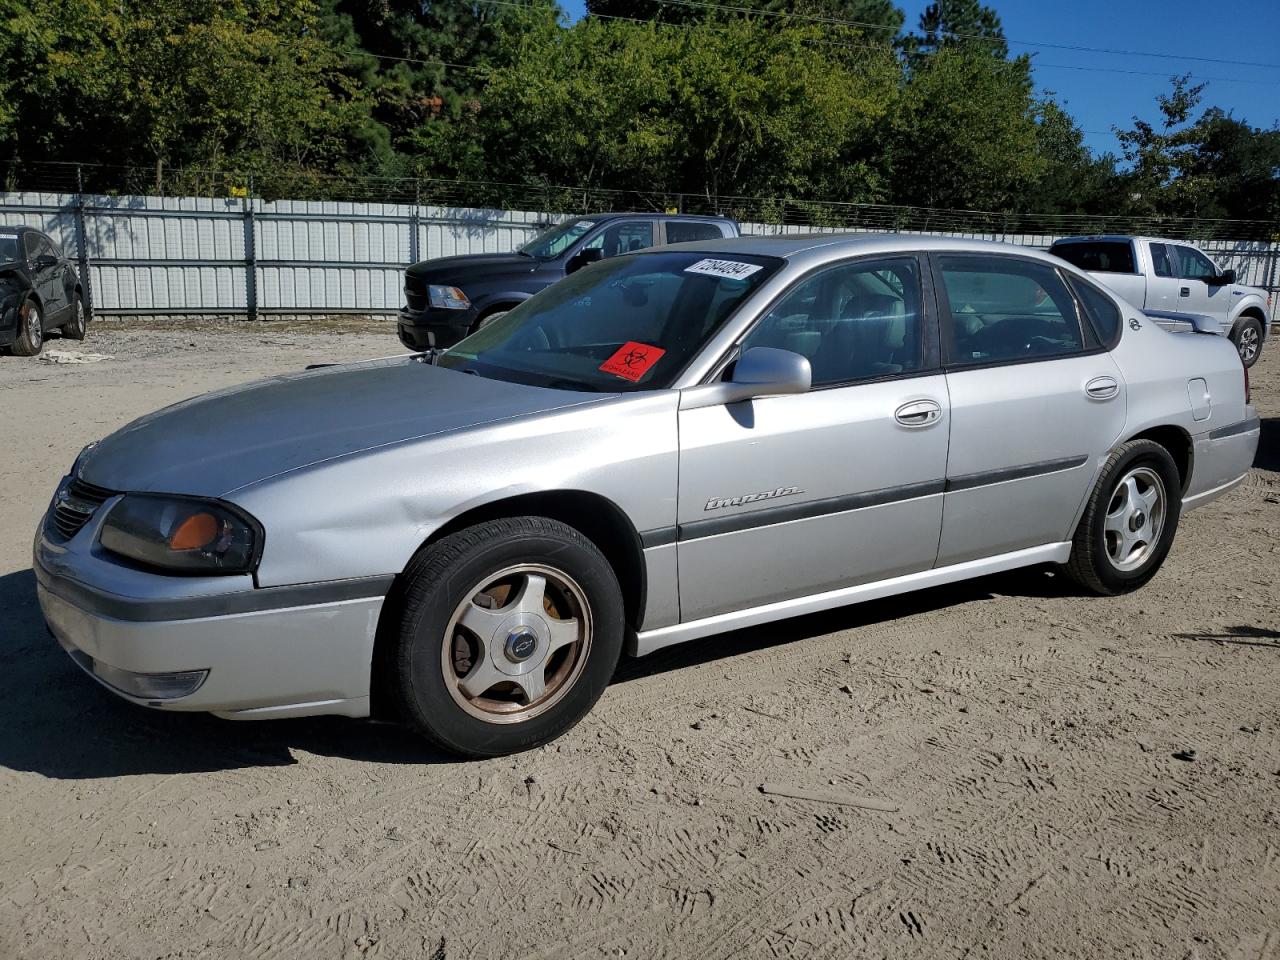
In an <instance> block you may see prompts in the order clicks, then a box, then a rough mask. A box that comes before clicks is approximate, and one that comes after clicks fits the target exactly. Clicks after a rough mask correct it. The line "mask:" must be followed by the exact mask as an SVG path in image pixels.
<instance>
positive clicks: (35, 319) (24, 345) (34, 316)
mask: <svg viewBox="0 0 1280 960" xmlns="http://www.w3.org/2000/svg"><path fill="white" fill-rule="evenodd" d="M43 348H44V314H43V313H42V312H41V310H40V305H39V304H38V303H36V302H35V301H34V300H28V301H27V302H26V303H24V304H23V305H22V307H21V308H20V309H19V310H18V339H17V340H15V341H14V342H13V352H14V353H16V354H17V355H18V356H20V357H34V356H35V355H36V354H37V353H39V352H40V351H41V350H42V349H43Z"/></svg>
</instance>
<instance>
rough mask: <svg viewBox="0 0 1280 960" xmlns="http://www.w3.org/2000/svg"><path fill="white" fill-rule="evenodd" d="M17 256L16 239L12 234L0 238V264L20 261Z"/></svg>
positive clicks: (19, 257)
mask: <svg viewBox="0 0 1280 960" xmlns="http://www.w3.org/2000/svg"><path fill="white" fill-rule="evenodd" d="M21 259H22V257H21V256H20V255H19V254H18V238H17V236H16V235H14V234H8V235H6V236H0V263H11V262H12V261H14V260H21Z"/></svg>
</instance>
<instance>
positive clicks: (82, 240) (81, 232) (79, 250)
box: [75, 164, 93, 317]
mask: <svg viewBox="0 0 1280 960" xmlns="http://www.w3.org/2000/svg"><path fill="white" fill-rule="evenodd" d="M75 221H76V268H77V270H78V271H79V273H80V289H81V290H83V291H84V313H85V316H86V317H92V316H93V284H92V283H91V282H90V279H89V238H88V233H87V231H86V230H85V225H84V172H83V171H82V170H81V169H80V165H79V164H76V212H75Z"/></svg>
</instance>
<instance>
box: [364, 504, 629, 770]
mask: <svg viewBox="0 0 1280 960" xmlns="http://www.w3.org/2000/svg"><path fill="white" fill-rule="evenodd" d="M522 565H529V566H536V567H537V568H539V569H542V570H547V571H551V572H552V573H551V574H549V575H548V576H547V577H546V578H545V579H546V582H547V583H549V584H550V583H552V582H553V581H554V580H555V575H558V576H560V577H563V578H564V579H565V581H566V582H569V583H572V584H573V585H574V586H575V587H577V588H578V589H579V592H580V596H581V598H582V599H584V600H585V609H584V610H580V611H577V612H578V614H579V618H580V619H574V620H570V621H568V622H572V623H578V624H579V625H580V626H579V629H580V630H582V631H584V632H585V635H586V637H587V640H586V641H585V643H583V642H582V641H579V644H580V645H579V644H570V645H568V646H566V647H564V648H562V650H563V655H564V657H565V660H564V661H558V660H557V659H556V657H558V656H560V654H551V655H550V656H548V657H547V658H546V660H545V661H544V662H542V663H541V666H540V667H537V666H535V667H534V669H540V670H541V671H542V674H541V675H542V676H544V677H545V676H546V673H547V671H548V669H549V668H554V669H551V672H552V674H557V675H558V674H559V673H560V670H563V669H565V666H564V664H565V663H566V662H567V661H568V659H569V658H578V659H575V660H574V662H573V667H572V670H569V671H568V673H567V674H565V675H566V676H567V679H565V680H563V681H562V682H561V685H560V686H559V687H557V688H556V690H555V692H554V698H553V697H552V693H551V692H548V694H547V697H546V698H545V703H544V704H543V706H541V707H539V705H538V704H539V702H540V701H530V702H529V704H528V705H527V706H516V709H518V710H523V711H525V712H528V713H529V714H530V715H529V716H527V717H522V718H515V719H507V720H505V721H504V720H495V719H486V718H485V717H492V716H493V715H492V714H488V713H487V712H486V710H485V709H484V707H483V706H477V705H478V704H481V705H482V704H486V703H492V701H489V700H487V699H485V698H484V697H479V698H477V699H471V698H470V695H469V694H467V693H466V692H465V691H463V690H462V689H461V686H462V684H461V683H460V680H459V678H460V677H463V676H465V677H466V678H467V679H468V680H469V679H470V678H471V675H472V672H473V671H475V670H476V669H478V662H479V661H478V660H477V659H476V657H477V656H479V657H483V656H485V654H484V652H483V650H490V651H492V652H493V655H494V657H495V658H498V657H499V656H500V654H506V653H507V650H508V648H511V646H512V643H513V641H516V642H517V644H518V640H517V634H516V633H511V634H509V635H507V639H506V645H505V646H504V647H502V648H497V647H496V646H495V645H488V646H484V647H478V646H477V645H476V642H475V638H476V637H478V636H479V634H478V633H476V634H471V633H470V632H468V631H466V630H464V629H462V627H461V625H458V624H456V623H455V617H457V615H458V613H459V611H461V610H463V609H469V606H468V605H469V604H474V599H475V598H477V597H482V596H485V595H484V594H482V593H480V592H477V591H480V590H484V589H488V588H487V587H486V586H485V585H486V583H487V582H488V581H489V580H491V579H492V578H494V577H495V576H497V575H499V574H500V573H502V572H503V571H508V570H511V569H512V568H514V567H519V566H522ZM516 576H520V574H516ZM499 589H501V588H499ZM510 589H511V591H512V592H511V593H510V594H508V595H507V597H506V598H505V599H504V600H503V601H502V602H501V603H500V604H498V605H497V606H495V607H491V608H490V609H492V610H494V616H495V618H497V617H499V616H501V615H502V614H503V613H504V612H505V611H508V610H515V609H516V605H515V603H514V601H513V600H512V599H511V598H512V597H513V596H515V589H516V588H515V587H512V588H510ZM549 589H550V588H549ZM516 599H519V598H518V597H517V598H516ZM398 602H399V604H400V609H399V611H398V617H397V620H398V628H397V629H396V630H395V634H394V637H393V638H392V641H393V643H394V648H393V650H392V651H391V656H390V657H389V662H388V663H387V666H388V667H389V669H390V672H391V676H389V677H387V678H385V679H386V681H387V688H388V689H389V690H390V692H391V693H392V697H393V701H394V705H395V708H396V710H397V712H398V714H399V715H400V717H401V718H402V719H403V720H405V721H406V722H407V723H408V724H409V725H410V726H412V727H413V728H414V729H415V730H417V731H418V732H419V733H421V734H422V735H423V736H425V737H426V738H427V739H429V740H431V741H432V742H434V743H435V744H437V745H439V746H441V747H443V748H444V749H446V750H449V751H451V752H453V753H458V754H462V755H465V756H470V757H494V756H502V755H504V754H510V753H516V752H519V751H521V750H528V749H530V748H532V747H536V746H539V745H541V744H544V743H546V742H548V741H550V740H553V739H555V738H556V737H558V736H560V735H561V734H562V733H564V732H565V731H566V730H568V729H569V728H570V727H572V726H573V725H574V724H576V723H577V722H578V721H579V720H581V719H582V718H583V717H584V716H586V714H587V713H588V712H589V711H590V710H591V707H592V706H593V705H594V704H595V702H596V700H598V699H599V697H600V695H601V694H602V693H603V692H604V689H605V687H606V686H608V684H609V681H610V679H611V678H612V676H613V672H614V669H615V668H616V666H617V663H618V657H619V655H620V654H621V651H622V640H623V631H624V611H623V602H622V592H621V590H620V589H619V587H618V581H617V577H616V576H615V575H614V572H613V569H612V568H611V567H610V566H609V563H608V561H607V560H605V558H604V556H603V554H601V553H600V551H599V550H598V549H597V548H596V546H595V544H593V543H592V542H591V541H590V540H588V539H587V538H586V537H584V536H583V535H582V534H580V533H579V532H578V531H577V530H574V529H573V528H572V527H569V526H567V525H565V524H563V523H560V522H558V521H555V520H550V519H547V518H544V517H514V518H510V519H503V520H493V521H489V522H486V523H481V524H478V525H476V526H474V527H468V528H467V529H465V530H461V531H459V532H458V533H455V534H452V535H451V536H448V537H445V538H444V539H443V540H440V541H439V542H437V543H434V544H431V545H429V546H427V547H425V548H423V549H422V550H421V551H419V552H418V554H417V555H416V556H415V557H414V558H413V560H411V561H410V563H409V565H408V567H407V568H406V570H405V572H404V574H403V577H402V591H401V592H400V596H399V601H398ZM570 602H571V603H572V600H571V601H570ZM483 612H484V611H482V613H483ZM546 617H547V619H548V620H550V619H551V617H550V615H549V614H547V615H546ZM393 622H395V621H393ZM451 627H452V629H451ZM506 629H507V628H506V627H505V626H504V627H502V628H501V629H500V630H499V631H498V633H497V634H495V636H497V635H498V634H501V633H502V632H503V631H505V630H506ZM446 633H448V634H449V635H450V636H449V640H448V646H445V637H446ZM540 642H541V641H539V643H540ZM459 644H463V645H466V644H471V650H472V651H473V652H472V654H471V659H470V664H471V665H470V667H469V668H468V669H467V670H465V671H463V670H459V669H458V666H457V665H458V663H459V660H458V659H457V657H458V653H457V651H458V649H459V646H458V645H459ZM541 649H542V648H541V647H540V648H539V650H541ZM476 651H480V652H478V653H477V652H476ZM508 656H510V654H508ZM532 660H533V657H532V656H531V657H530V661H532ZM461 662H463V663H465V662H467V661H466V658H464V659H463V660H462V661H461ZM557 663H559V666H558V667H557ZM486 669H489V668H488V667H486ZM501 669H516V668H513V667H511V666H510V665H509V664H507V663H506V662H505V661H503V666H502V668H501ZM547 686H548V691H550V690H551V684H550V681H548V684H547ZM504 687H505V688H507V692H506V693H503V692H502V691H503V688H504ZM490 691H499V692H498V693H496V694H495V695H496V696H504V695H505V696H509V697H511V698H512V699H513V705H515V704H516V702H518V700H520V699H522V698H523V697H524V696H525V694H526V691H525V690H523V689H520V688H518V687H517V686H516V685H515V684H510V683H506V682H505V681H503V682H500V683H499V684H498V685H497V686H494V687H492V688H486V692H490ZM538 710H541V712H535V711H538ZM482 715H483V716H482Z"/></svg>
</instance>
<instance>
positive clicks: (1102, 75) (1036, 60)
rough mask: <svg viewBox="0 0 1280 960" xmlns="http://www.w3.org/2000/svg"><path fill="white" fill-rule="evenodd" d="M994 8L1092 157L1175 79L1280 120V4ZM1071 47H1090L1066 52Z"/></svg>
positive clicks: (564, 1)
mask: <svg viewBox="0 0 1280 960" xmlns="http://www.w3.org/2000/svg"><path fill="white" fill-rule="evenodd" d="M560 2H561V6H563V7H564V8H565V10H567V11H568V13H569V16H570V17H571V18H572V19H577V18H578V17H581V16H582V15H583V12H584V0H560ZM717 2H725V3H729V4H731V3H732V0H717ZM897 3H898V6H899V7H901V8H902V10H903V11H904V12H905V13H906V17H907V21H906V22H907V26H908V28H913V27H914V26H915V24H916V23H917V21H918V20H919V17H920V12H921V11H922V10H923V9H924V8H925V7H926V6H928V0H905V2H904V0H897ZM988 6H992V7H994V8H995V10H996V12H997V13H999V14H1000V18H1001V20H1002V21H1003V23H1004V32H1005V36H1006V37H1008V38H1009V41H1010V43H1009V49H1010V52H1011V53H1012V54H1013V55H1018V54H1022V53H1029V54H1031V55H1032V63H1033V65H1034V75H1035V79H1036V86H1037V90H1038V91H1039V92H1041V93H1045V92H1052V93H1053V94H1054V95H1055V97H1056V99H1057V100H1058V101H1059V102H1060V103H1063V104H1064V105H1065V106H1066V109H1067V111H1068V112H1069V113H1070V114H1071V115H1072V116H1073V117H1075V119H1076V122H1077V123H1078V124H1079V125H1080V127H1081V128H1082V129H1083V130H1084V135H1085V143H1086V144H1088V146H1089V148H1090V149H1091V150H1093V152H1094V153H1096V154H1102V153H1108V152H1111V153H1116V154H1119V152H1120V149H1119V145H1118V143H1117V142H1116V138H1115V135H1114V134H1113V133H1112V132H1111V128H1112V126H1120V127H1122V128H1127V127H1129V126H1130V125H1131V124H1132V119H1133V117H1134V116H1135V115H1137V116H1140V117H1142V118H1143V119H1146V120H1151V121H1154V120H1156V118H1157V117H1158V115H1159V108H1158V107H1157V106H1156V95H1157V94H1159V93H1163V92H1165V91H1167V90H1168V89H1169V78H1170V77H1171V76H1173V75H1175V74H1182V73H1191V74H1192V75H1193V77H1196V78H1200V79H1196V80H1193V82H1201V80H1207V82H1208V86H1207V87H1206V88H1205V91H1204V98H1203V100H1202V101H1201V109H1203V108H1205V107H1209V106H1219V107H1221V108H1222V109H1223V110H1226V111H1227V112H1229V113H1231V114H1232V115H1234V116H1235V117H1236V118H1237V119H1240V120H1247V121H1248V122H1249V123H1251V124H1253V125H1254V126H1255V127H1271V126H1275V125H1276V124H1277V123H1280V0H1233V2H1231V3H1229V4H1227V5H1226V6H1222V7H1220V6H1218V5H1216V4H1214V3H1207V2H1204V0H1161V2H1159V3H1156V2H1151V0H1146V2H1143V0H988ZM1069 47H1089V48H1092V49H1090V50H1073V49H1063V48H1069ZM1099 50H1112V51H1118V52H1115V53H1101V52H1098V51H1099ZM1148 54H1160V56H1149V55H1148ZM1193 57H1200V58H1204V60H1195V59H1191V58H1193ZM1246 63H1253V64H1261V66H1246V65H1245V64H1246Z"/></svg>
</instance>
